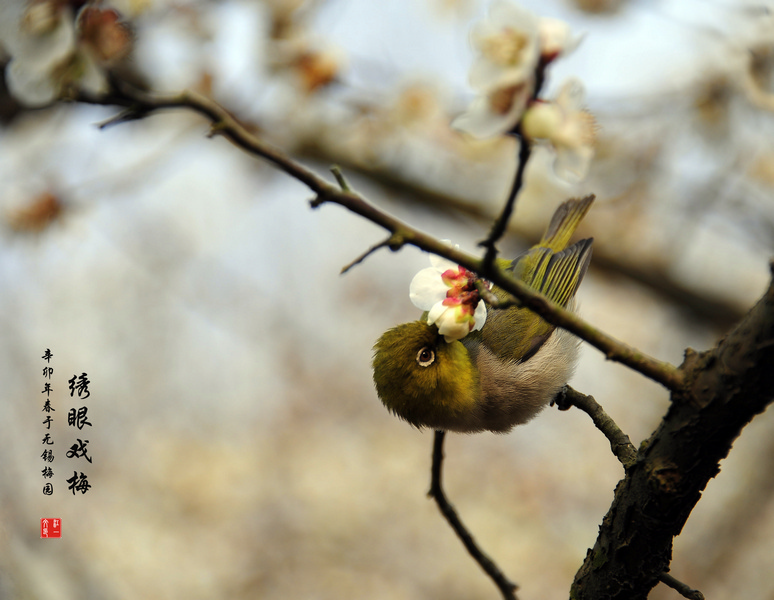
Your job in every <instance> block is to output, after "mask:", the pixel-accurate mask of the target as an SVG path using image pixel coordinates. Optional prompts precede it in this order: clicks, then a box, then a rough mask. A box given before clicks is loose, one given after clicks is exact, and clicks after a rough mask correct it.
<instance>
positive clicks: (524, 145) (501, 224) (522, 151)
mask: <svg viewBox="0 0 774 600" xmlns="http://www.w3.org/2000/svg"><path fill="white" fill-rule="evenodd" d="M518 139H519V157H518V161H519V162H518V165H516V176H515V177H514V179H513V184H512V185H511V191H510V192H509V193H508V199H507V200H506V201H505V206H503V210H502V212H501V213H500V216H499V217H497V220H496V221H495V222H494V224H493V225H492V229H491V230H490V231H489V235H488V236H487V238H486V239H485V240H484V241H482V242H479V244H478V245H479V246H482V247H483V248H486V254H485V255H484V265H486V266H487V267H491V266H492V265H493V264H494V261H495V259H496V258H497V242H498V240H499V239H500V238H501V237H503V234H504V233H505V230H506V229H507V228H508V222H509V221H510V220H511V215H512V214H513V210H514V208H515V206H516V197H517V196H518V194H519V191H521V188H522V186H523V185H524V171H525V170H526V169H527V162H528V161H529V157H530V155H531V154H532V144H530V142H529V140H527V139H526V138H525V137H524V136H523V135H520V136H519V138H518Z"/></svg>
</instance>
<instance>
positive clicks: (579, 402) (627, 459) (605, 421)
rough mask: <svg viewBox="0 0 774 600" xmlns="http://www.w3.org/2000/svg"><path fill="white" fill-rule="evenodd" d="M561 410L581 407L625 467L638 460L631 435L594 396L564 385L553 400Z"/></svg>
mask: <svg viewBox="0 0 774 600" xmlns="http://www.w3.org/2000/svg"><path fill="white" fill-rule="evenodd" d="M551 403H552V404H556V405H557V406H558V407H559V409H560V410H568V409H569V408H570V407H571V406H575V407H576V408H579V409H581V410H582V411H583V412H585V413H586V414H587V415H588V416H590V417H591V420H592V421H593V422H594V425H595V426H596V427H597V429H599V430H600V431H601V432H602V433H604V434H605V437H606V438H607V439H608V441H609V442H610V449H611V450H612V451H613V454H615V456H616V458H618V460H619V461H621V464H622V465H623V466H624V469H628V468H629V467H631V466H632V465H633V464H634V463H635V462H636V460H637V450H636V449H635V447H634V446H633V445H632V442H631V440H630V439H629V436H628V435H626V434H625V433H624V432H623V431H621V428H620V427H618V425H617V424H616V422H615V421H613V419H612V418H611V417H610V416H609V415H608V414H607V413H606V412H605V410H604V409H603V408H602V407H601V406H600V405H599V403H598V402H597V401H596V400H594V397H593V396H587V395H586V394H581V393H580V392H579V391H577V390H574V389H573V388H571V387H570V386H569V385H566V386H564V388H563V389H562V391H561V392H559V394H558V395H557V397H556V398H554V399H553V400H552V401H551Z"/></svg>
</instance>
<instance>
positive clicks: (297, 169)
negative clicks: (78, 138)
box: [79, 82, 682, 390]
mask: <svg viewBox="0 0 774 600" xmlns="http://www.w3.org/2000/svg"><path fill="white" fill-rule="evenodd" d="M79 100H81V101H83V102H87V103H92V104H102V105H118V106H125V107H128V109H129V115H131V114H134V115H136V117H137V118H142V117H145V116H148V115H149V114H151V113H152V112H155V111H157V110H161V109H170V108H185V109H188V110H192V111H194V112H198V113H199V114H201V115H203V116H205V117H206V118H207V119H209V120H210V122H211V123H212V124H213V127H215V128H216V129H217V131H218V133H220V134H221V135H223V136H224V137H225V138H226V139H228V140H229V141H231V142H232V143H233V144H234V145H235V146H237V147H238V148H240V149H242V150H244V151H245V152H247V153H248V154H251V155H253V156H258V157H260V158H263V159H265V160H267V161H269V162H270V163H272V164H274V165H275V166H277V167H278V168H279V169H280V170H282V171H284V172H285V173H287V174H288V175H290V176H291V177H293V178H295V179H297V180H299V181H300V182H302V183H303V184H305V185H306V186H307V187H309V189H311V190H312V191H313V192H314V193H315V194H316V198H315V199H314V200H312V201H311V206H312V207H313V208H317V207H318V206H320V205H322V204H324V203H326V202H332V203H334V204H338V205H340V206H343V207H344V208H346V209H348V210H349V211H351V212H353V213H355V214H358V215H360V216H361V217H364V218H365V219H368V220H369V221H371V222H373V223H375V224H377V225H379V226H381V227H383V228H384V229H386V230H387V231H388V232H390V234H391V238H390V239H392V240H399V243H393V244H390V247H391V248H400V247H402V246H403V245H405V244H410V245H412V246H416V247H417V248H420V249H421V250H425V251H427V252H431V253H432V254H437V255H438V256H443V257H445V258H448V259H449V260H452V261H455V262H456V263H457V264H459V265H461V266H463V267H465V268H466V269H468V270H470V271H473V272H474V273H478V274H479V275H481V276H482V277H485V278H486V279H488V280H489V281H491V282H492V283H494V284H496V285H498V286H500V287H501V288H502V289H504V290H505V291H507V292H509V293H511V294H513V295H514V296H515V297H516V298H518V300H519V301H520V302H521V303H522V304H523V305H524V306H526V307H528V308H529V309H530V310H532V311H533V312H535V313H536V314H538V315H540V316H541V317H543V318H544V319H545V320H546V321H548V322H549V323H551V324H553V325H556V326H558V327H562V328H564V329H567V330H568V331H570V332H572V333H574V334H575V335H577V336H578V337H579V338H581V339H583V340H585V341H587V342H588V343H589V344H591V345H592V346H594V347H596V348H597V349H599V350H601V351H602V352H603V353H604V354H605V356H606V357H607V358H608V359H609V360H613V361H616V362H620V363H622V364H625V365H627V366H628V367H630V368H632V369H633V370H635V371H638V372H639V373H642V374H643V375H645V376H646V377H649V378H651V379H653V380H654V381H657V382H659V383H661V384H662V385H664V386H665V387H667V388H668V389H670V390H678V389H680V388H681V386H682V373H681V372H680V371H679V370H678V369H677V368H676V367H674V366H673V365H670V364H669V363H666V362H663V361H660V360H657V359H655V358H652V357H650V356H648V355H646V354H644V353H643V352H641V351H639V350H637V349H635V348H632V347H631V346H628V345H627V344H624V343H623V342H620V341H618V340H616V339H615V338H613V337H611V336H609V335H607V334H605V333H603V332H601V331H599V330H598V329H596V328H595V327H593V326H592V325H590V324H589V323H586V322H585V321H584V320H583V319H581V318H580V317H579V316H577V315H576V314H575V313H572V312H570V311H567V310H565V309H563V308H562V307H561V306H559V305H558V304H556V303H554V302H551V301H550V300H549V299H548V298H546V297H545V296H543V295H542V294H540V293H538V292H536V291H535V290H533V289H532V288H530V287H529V286H528V285H526V284H525V283H524V282H522V281H520V280H518V279H514V278H513V277H511V276H509V275H508V274H507V273H505V272H504V271H503V270H501V269H499V268H498V267H497V266H496V265H491V267H490V268H487V267H486V265H485V261H484V260H483V259H481V258H478V257H474V256H472V255H469V254H465V253H464V252H460V251H459V250H457V249H456V248H453V247H450V246H448V245H447V244H444V243H443V242H441V241H440V240H438V239H436V238H434V237H433V236H431V235H428V234H426V233H424V232H422V231H419V230H418V229H415V228H413V227H411V226H410V225H408V224H406V223H404V222H402V221H401V220H399V219H397V218H395V217H393V216H392V215H390V214H388V213H386V212H384V211H382V210H380V209H378V208H376V207H375V206H373V205H372V204H370V203H369V202H367V201H366V200H365V199H364V198H363V197H361V196H360V195H359V194H356V193H355V192H353V191H351V190H341V189H339V188H338V187H336V186H334V185H332V184H330V183H328V182H327V181H325V180H324V179H322V178H321V177H319V176H318V175H316V174H315V173H314V172H312V171H311V170H309V169H307V168H306V167H304V166H302V165H301V164H299V163H297V162H296V161H295V160H293V159H292V158H290V157H289V156H287V155H286V154H284V153H283V152H282V151H281V150H279V149H277V148H275V147H273V146H271V145H270V144H267V143H265V142H262V141H261V140H259V139H258V138H257V137H256V136H254V135H253V134H251V133H250V132H249V131H248V130H247V129H246V128H245V127H244V126H243V125H241V124H240V123H239V122H238V121H237V120H236V119H235V118H234V117H233V116H232V115H231V114H230V113H229V112H228V111H227V110H226V109H224V108H223V107H222V106H220V105H219V104H218V103H217V102H215V101H214V100H211V99H209V98H206V97H205V96H202V95H201V94H197V93H195V92H190V91H185V92H182V93H180V94H176V95H173V96H155V95H152V94H148V93H146V92H143V91H141V90H137V89H135V88H132V87H130V86H128V85H126V84H124V83H121V82H118V83H116V88H115V90H114V91H113V92H112V93H111V94H108V95H105V96H100V97H95V96H89V95H85V94H82V95H81V96H80V97H79ZM128 118H130V117H129V116H127V115H126V114H125V116H124V117H123V119H124V120H126V119H128Z"/></svg>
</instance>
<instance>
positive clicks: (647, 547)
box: [571, 282, 774, 600]
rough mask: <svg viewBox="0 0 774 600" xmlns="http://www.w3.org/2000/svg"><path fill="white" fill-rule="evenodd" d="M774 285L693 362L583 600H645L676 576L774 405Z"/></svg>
mask: <svg viewBox="0 0 774 600" xmlns="http://www.w3.org/2000/svg"><path fill="white" fill-rule="evenodd" d="M773 365H774V282H772V284H771V285H770V286H769V289H768V290H767V292H766V294H765V295H764V296H763V298H762V299H761V300H760V301H759V302H758V304H756V305H755V307H753V309H752V310H751V311H750V312H749V313H748V314H747V316H746V317H745V318H744V319H743V320H742V322H741V323H740V324H739V325H738V326H737V327H736V328H735V329H734V330H733V331H732V332H731V333H730V334H729V335H728V336H727V337H726V338H725V339H724V340H722V341H721V342H720V343H719V344H718V346H717V347H716V348H714V349H713V350H711V351H709V352H703V353H696V352H694V351H692V350H688V351H687V352H686V357H685V362H684V363H683V365H682V366H681V367H680V370H681V371H682V372H683V374H684V377H685V381H686V385H685V387H684V388H683V389H682V390H679V391H676V392H674V393H673V394H672V404H671V406H670V409H669V411H668V413H667V415H666V416H665V417H664V420H663V421H662V423H661V425H660V426H659V428H658V430H656V432H655V433H654V434H653V435H652V436H651V437H650V439H648V440H646V441H645V442H644V443H643V444H642V446H641V448H640V451H639V453H638V456H637V462H636V463H635V464H634V465H633V466H632V467H631V468H630V469H629V470H628V471H627V476H626V478H625V479H624V480H623V481H621V482H620V483H619V484H618V486H617V487H616V490H615V498H614V500H613V504H612V506H611V508H610V511H609V512H608V514H607V515H606V516H605V518H604V521H603V522H602V526H601V527H600V531H599V537H598V538H597V542H596V544H595V546H594V548H593V549H592V550H590V551H589V553H588V555H587V556H586V560H585V562H584V564H583V566H582V567H581V569H580V571H578V574H577V575H576V577H575V582H574V583H573V587H572V592H571V597H572V598H574V599H577V600H583V599H589V600H591V599H593V600H608V599H616V600H623V599H624V598H626V599H627V600H629V599H633V600H637V599H644V598H646V597H647V595H648V592H649V591H650V589H651V588H653V586H655V585H656V583H657V582H658V581H659V579H660V577H661V575H662V573H664V572H665V571H667V570H668V569H669V562H670V560H671V554H672V540H673V538H674V537H675V536H676V535H678V534H679V533H680V531H681V530H682V528H683V525H684V524H685V522H686V520H687V519H688V516H689V515H690V513H691V511H692V510H693V507H694V506H695V505H696V503H697V502H698V501H699V498H700V497H701V492H702V490H704V488H705V486H706V485H707V482H708V481H709V480H710V479H711V478H712V477H714V476H715V475H717V473H718V472H719V470H720V467H719V463H720V461H721V460H722V459H723V458H725V457H726V456H727V455H728V452H729V451H730V450H731V445H732V444H733V442H734V440H735V439H736V437H737V436H738V435H739V434H740V433H741V431H742V429H743V428H744V426H745V425H747V423H749V422H750V421H751V420H752V418H753V417H754V416H755V415H757V414H759V413H760V412H762V411H763V410H765V408H766V407H767V406H768V405H769V404H770V403H771V402H772V401H774V367H773Z"/></svg>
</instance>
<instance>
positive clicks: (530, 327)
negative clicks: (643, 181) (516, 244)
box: [463, 196, 594, 361]
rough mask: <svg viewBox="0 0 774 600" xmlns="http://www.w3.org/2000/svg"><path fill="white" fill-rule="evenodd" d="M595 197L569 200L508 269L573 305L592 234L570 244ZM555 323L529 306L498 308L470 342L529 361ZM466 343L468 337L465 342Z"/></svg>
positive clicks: (501, 295)
mask: <svg viewBox="0 0 774 600" xmlns="http://www.w3.org/2000/svg"><path fill="white" fill-rule="evenodd" d="M593 200H594V196H587V197H585V198H581V199H572V200H567V201H566V202H563V203H562V204H561V205H560V206H559V208H557V210H556V212H555V213H554V216H553V218H552V219H551V223H550V224H549V226H548V228H547V230H546V233H545V235H544V236H543V239H542V240H541V241H540V242H539V243H538V244H537V245H536V246H533V247H532V248H531V249H530V250H528V251H527V252H525V253H524V254H522V255H521V256H519V257H518V258H516V260H514V261H513V262H512V263H511V264H510V266H509V267H508V270H510V271H511V272H512V273H513V275H514V277H516V278H518V279H521V280H522V281H524V283H526V284H527V285H529V286H530V287H532V288H533V289H535V290H537V291H539V292H540V293H542V294H544V295H545V296H547V297H548V298H550V299H551V300H552V301H554V302H556V303H557V304H559V305H561V306H567V304H568V303H569V301H570V299H571V298H572V297H573V296H574V295H575V292H576V291H577V290H578V286H579V285H580V282H581V280H582V279H583V276H584V275H585V274H586V270H587V269H588V266H589V261H590V260H591V245H592V242H593V240H592V239H591V238H589V239H585V240H581V241H579V242H577V243H575V244H573V245H572V246H569V247H567V244H568V243H569V241H570V238H571V237H572V235H573V233H574V232H575V230H576V228H577V227H578V224H579V223H580V221H581V219H582V218H583V216H584V215H585V214H586V212H587V211H588V209H589V207H590V206H591V203H592V202H593ZM492 291H493V293H494V294H495V295H496V296H497V297H499V298H501V299H503V298H505V297H507V294H506V293H505V292H503V290H501V289H499V288H497V287H495V288H493V290H492ZM553 330H554V326H553V325H551V324H549V323H548V322H546V321H544V320H543V319H541V318H539V317H537V316H536V315H535V314H534V313H532V312H531V311H529V310H528V309H526V308H516V307H513V308H509V309H506V310H493V311H490V312H489V314H488V315H487V320H486V323H485V325H484V328H483V329H482V330H481V332H480V335H478V336H474V337H472V338H471V340H470V342H469V343H470V344H471V346H472V345H475V344H477V343H483V344H485V345H486V346H487V347H488V348H489V349H490V350H492V351H493V352H494V353H495V354H496V355H498V356H499V357H501V358H503V359H506V360H519V361H526V360H529V358H531V357H532V356H533V355H534V354H535V352H537V351H538V350H539V349H540V346H542V344H543V343H544V342H545V341H546V340H547V339H548V337H549V336H550V335H551V333H552V332H553ZM463 343H464V341H463Z"/></svg>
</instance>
